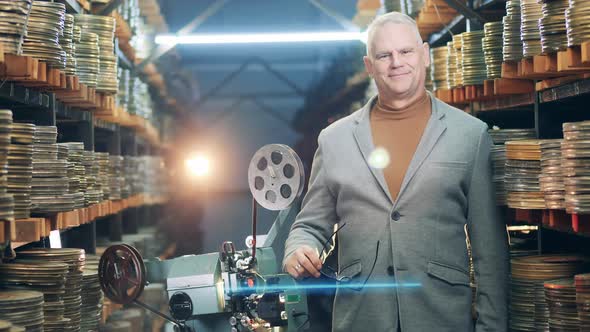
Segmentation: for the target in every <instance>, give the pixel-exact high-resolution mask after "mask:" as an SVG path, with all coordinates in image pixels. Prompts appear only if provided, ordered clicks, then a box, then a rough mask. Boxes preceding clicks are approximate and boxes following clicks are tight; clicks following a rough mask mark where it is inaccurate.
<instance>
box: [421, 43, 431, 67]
mask: <svg viewBox="0 0 590 332" xmlns="http://www.w3.org/2000/svg"><path fill="white" fill-rule="evenodd" d="M422 49H423V50H424V63H425V64H426V67H428V66H430V45H428V43H422Z"/></svg>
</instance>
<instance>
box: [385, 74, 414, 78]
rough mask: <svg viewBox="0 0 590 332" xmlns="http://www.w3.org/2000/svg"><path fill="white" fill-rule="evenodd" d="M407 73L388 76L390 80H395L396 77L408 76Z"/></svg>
mask: <svg viewBox="0 0 590 332" xmlns="http://www.w3.org/2000/svg"><path fill="white" fill-rule="evenodd" d="M408 74H409V73H401V74H391V75H389V77H390V78H396V77H400V76H405V75H408Z"/></svg>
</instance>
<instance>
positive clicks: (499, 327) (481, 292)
mask: <svg viewBox="0 0 590 332" xmlns="http://www.w3.org/2000/svg"><path fill="white" fill-rule="evenodd" d="M491 146H492V140H491V138H490V136H489V134H488V132H487V128H483V130H482V133H481V134H480V138H479V143H478V148H477V152H476V155H475V160H474V163H473V171H472V174H471V184H470V187H469V188H470V189H469V194H468V195H469V197H468V201H469V205H468V217H467V218H468V219H467V222H468V227H469V237H470V240H471V246H472V254H473V263H474V267H475V277H476V278H475V279H476V283H477V294H476V308H477V311H478V318H477V322H476V327H475V331H476V332H483V331H490V332H491V331H494V332H499V331H507V328H508V272H509V267H510V261H509V256H508V235H507V233H506V225H505V223H504V220H503V219H502V218H501V217H500V213H499V211H498V208H497V206H496V200H495V188H494V185H493V180H492V176H493V174H492V173H493V168H492V161H491V157H490V150H491Z"/></svg>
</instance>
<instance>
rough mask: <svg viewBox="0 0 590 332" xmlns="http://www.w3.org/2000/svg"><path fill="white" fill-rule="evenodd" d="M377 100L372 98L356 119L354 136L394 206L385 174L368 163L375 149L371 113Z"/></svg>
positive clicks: (369, 166) (372, 171) (380, 185)
mask: <svg viewBox="0 0 590 332" xmlns="http://www.w3.org/2000/svg"><path fill="white" fill-rule="evenodd" d="M376 99H377V98H376V97H373V98H371V100H369V102H368V103H367V104H366V105H365V106H364V107H363V109H362V110H361V111H360V112H359V114H358V117H357V119H356V126H355V128H354V129H353V134H354V138H355V140H356V143H357V144H358V146H359V149H360V150H361V153H362V155H363V158H364V159H365V163H366V164H367V167H368V168H369V169H370V170H371V173H373V176H374V177H375V179H377V182H378V183H379V187H381V190H382V191H383V193H384V194H385V195H386V196H387V198H389V201H390V202H391V203H392V204H393V199H392V198H391V194H390V193H389V188H388V187H387V182H386V181H385V176H384V175H383V172H382V171H381V170H380V169H376V168H374V167H371V165H369V162H368V161H369V156H370V155H371V152H373V150H374V149H375V146H374V145H373V135H372V133H371V120H370V113H371V108H372V107H373V105H374V104H375V101H376Z"/></svg>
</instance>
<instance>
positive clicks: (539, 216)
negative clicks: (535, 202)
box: [508, 208, 590, 237]
mask: <svg viewBox="0 0 590 332" xmlns="http://www.w3.org/2000/svg"><path fill="white" fill-rule="evenodd" d="M508 212H509V216H508V218H510V219H512V220H511V221H514V222H522V223H526V224H529V225H537V226H540V227H542V228H545V229H551V230H554V231H558V232H561V233H567V234H571V235H576V236H582V237H590V225H589V222H590V215H571V214H568V213H566V212H565V211H564V210H525V209H510V208H509V209H508Z"/></svg>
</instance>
